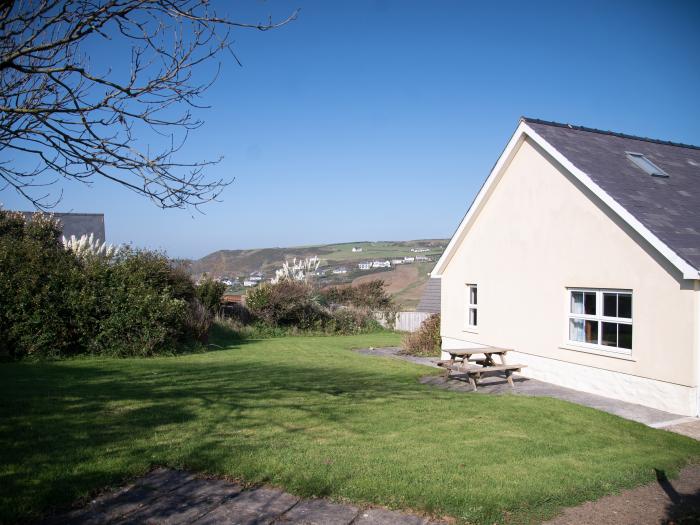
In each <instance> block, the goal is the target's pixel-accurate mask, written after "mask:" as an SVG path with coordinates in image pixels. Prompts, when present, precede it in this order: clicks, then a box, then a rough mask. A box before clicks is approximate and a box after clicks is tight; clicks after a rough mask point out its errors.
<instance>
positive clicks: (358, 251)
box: [352, 247, 362, 253]
mask: <svg viewBox="0 0 700 525" xmlns="http://www.w3.org/2000/svg"><path fill="white" fill-rule="evenodd" d="M361 252H362V248H360V247H354V248H353V249H352V253H361Z"/></svg>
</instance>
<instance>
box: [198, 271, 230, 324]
mask: <svg viewBox="0 0 700 525" xmlns="http://www.w3.org/2000/svg"><path fill="white" fill-rule="evenodd" d="M225 291H226V285H225V284H224V283H222V282H219V281H215V280H214V279H212V278H210V277H207V278H205V279H203V280H202V281H201V282H200V283H199V284H198V285H197V286H196V288H195V294H196V296H197V298H198V299H199V301H200V302H201V303H202V305H203V306H204V308H206V309H207V310H208V311H209V313H211V314H212V315H216V314H218V313H219V309H220V308H221V297H222V296H223V295H224V292H225Z"/></svg>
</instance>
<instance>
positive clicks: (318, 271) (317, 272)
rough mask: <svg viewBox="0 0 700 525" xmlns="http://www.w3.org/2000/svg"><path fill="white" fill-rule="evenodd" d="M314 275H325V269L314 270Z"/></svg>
mask: <svg viewBox="0 0 700 525" xmlns="http://www.w3.org/2000/svg"><path fill="white" fill-rule="evenodd" d="M314 275H315V276H316V277H323V276H324V275H326V270H316V271H315V272H314Z"/></svg>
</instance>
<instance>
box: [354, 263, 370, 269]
mask: <svg viewBox="0 0 700 525" xmlns="http://www.w3.org/2000/svg"><path fill="white" fill-rule="evenodd" d="M357 267H358V268H359V269H360V270H371V269H372V263H371V262H361V263H360V264H358V265H357Z"/></svg>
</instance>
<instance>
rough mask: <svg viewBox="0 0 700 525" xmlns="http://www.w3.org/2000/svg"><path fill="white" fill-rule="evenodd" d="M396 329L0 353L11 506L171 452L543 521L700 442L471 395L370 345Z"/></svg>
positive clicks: (332, 493) (342, 494)
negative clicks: (176, 352)
mask: <svg viewBox="0 0 700 525" xmlns="http://www.w3.org/2000/svg"><path fill="white" fill-rule="evenodd" d="M398 340H399V337H398V336H397V335H395V334H391V333H378V334H373V335H364V336H352V337H294V338H279V339H269V340H254V341H247V342H241V341H235V340H232V339H225V338H220V339H217V340H216V342H217V343H219V344H220V345H222V346H223V347H224V348H223V349H222V350H219V351H212V352H209V353H203V354H194V355H186V356H179V357H167V358H153V359H79V360H78V359H76V360H68V361H61V362H45V363H29V362H25V363H6V364H2V365H1V366H0V396H2V400H3V401H2V403H1V404H0V486H2V491H0V522H12V521H16V520H23V521H27V520H32V519H36V518H38V517H39V516H40V515H41V514H42V513H45V512H47V511H49V510H50V509H51V508H56V507H58V508H60V507H65V506H67V505H69V504H71V502H73V501H75V500H77V499H83V500H86V499H87V498H88V497H90V496H91V495H94V494H95V493H96V491H98V490H100V489H101V488H104V487H108V486H115V485H120V484H122V483H124V482H125V481H126V480H128V479H130V478H133V477H136V476H140V475H142V474H144V473H145V472H146V471H147V470H148V469H149V468H151V467H152V466H153V465H166V466H170V467H175V468H186V469H191V470H194V471H196V472H199V473H203V474H213V475H225V476H229V477H233V478H238V479H241V480H244V481H246V482H249V483H265V484H271V485H275V486H280V487H283V488H285V489H287V490H289V491H291V492H293V493H295V494H298V495H301V496H324V497H329V498H332V499H335V500H342V501H352V502H356V503H359V504H377V505H384V506H388V507H391V508H397V509H413V510H416V511H420V512H425V513H429V514H434V515H438V516H443V515H450V516H454V517H456V518H457V519H458V520H465V521H469V522H471V523H483V524H487V523H488V524H491V523H504V522H508V523H529V522H533V521H536V520H539V519H541V518H545V517H549V516H552V515H554V514H555V513H556V512H557V511H558V509H560V508H561V507H562V506H569V505H575V504H579V503H581V502H583V501H586V500H591V499H595V498H598V497H600V496H602V495H604V494H610V493H613V492H615V491H617V490H619V489H622V488H626V487H633V486H635V485H639V484H641V483H645V482H649V481H653V480H654V470H653V469H655V468H656V469H659V470H663V471H665V472H666V473H667V474H669V475H671V476H672V475H673V474H674V473H676V472H677V471H678V469H679V468H680V467H681V466H682V465H684V464H685V463H687V462H688V461H697V460H698V459H699V458H700V443H698V442H697V441H694V440H692V439H690V438H685V437H683V436H679V435H676V434H672V433H669V432H664V431H661V430H654V429H651V428H648V427H646V426H644V425H641V424H637V423H634V422H631V421H627V420H623V419H620V418H618V417H615V416H612V415H609V414H606V413H603V412H599V411H596V410H593V409H590V408H586V407H582V406H578V405H573V404H569V403H566V402H563V401H559V400H555V399H550V398H533V397H525V396H513V395H503V396H489V395H468V394H463V393H458V392H450V391H445V390H436V389H432V388H430V387H428V386H425V385H422V384H420V383H419V382H418V378H419V377H420V376H421V375H423V374H426V373H431V371H430V370H429V369H426V368H425V367H420V366H418V365H413V364H410V363H406V362H403V361H397V360H390V359H383V358H376V357H369V356H364V355H361V354H357V353H355V352H352V351H350V350H349V349H350V348H352V347H367V346H387V345H395V344H397V343H398Z"/></svg>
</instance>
